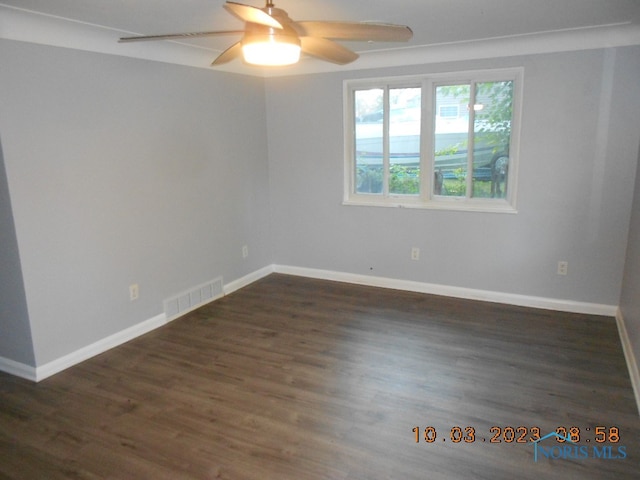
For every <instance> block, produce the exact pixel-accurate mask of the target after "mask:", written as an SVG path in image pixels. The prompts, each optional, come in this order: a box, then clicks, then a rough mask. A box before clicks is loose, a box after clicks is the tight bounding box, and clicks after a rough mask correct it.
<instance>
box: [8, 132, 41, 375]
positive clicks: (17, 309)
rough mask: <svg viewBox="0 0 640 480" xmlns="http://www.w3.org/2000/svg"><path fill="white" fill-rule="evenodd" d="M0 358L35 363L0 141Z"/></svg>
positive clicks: (26, 363) (28, 363)
mask: <svg viewBox="0 0 640 480" xmlns="http://www.w3.org/2000/svg"><path fill="white" fill-rule="evenodd" d="M0 357H4V358H8V359H11V360H13V361H16V362H20V363H23V364H25V365H30V366H32V367H33V366H35V358H34V355H33V344H32V340H31V329H30V327H29V314H28V312H27V298H26V295H25V291H24V283H23V282H22V270H21V268H20V253H19V251H18V241H17V239H16V230H15V227H14V223H13V214H12V212H11V198H10V195H9V184H8V183H7V175H6V171H5V168H4V156H3V154H2V144H1V143H0Z"/></svg>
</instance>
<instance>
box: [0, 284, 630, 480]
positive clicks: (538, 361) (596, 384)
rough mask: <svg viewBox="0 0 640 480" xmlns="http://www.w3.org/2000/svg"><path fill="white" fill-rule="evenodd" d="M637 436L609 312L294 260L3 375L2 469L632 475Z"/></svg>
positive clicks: (260, 475)
mask: <svg viewBox="0 0 640 480" xmlns="http://www.w3.org/2000/svg"><path fill="white" fill-rule="evenodd" d="M414 427H418V436H417V438H418V440H419V442H418V443H416V434H415V433H414V431H413V429H414ZM427 427H433V430H431V429H428V430H427V435H428V439H429V440H432V439H434V436H433V435H434V432H435V435H436V436H435V439H434V441H433V442H431V443H429V442H426V441H425V440H424V435H425V429H426V428H427ZM454 427H460V430H457V429H455V428H454ZM493 427H496V428H493ZM535 427H537V428H539V432H538V431H537V430H536V429H535ZM558 427H566V428H567V429H570V428H571V427H578V428H579V429H580V439H579V441H578V442H577V445H570V444H569V443H567V442H565V443H558V442H557V441H556V439H555V438H549V439H546V440H544V441H543V442H540V443H538V444H536V445H534V444H533V443H531V442H530V440H531V439H532V438H535V436H536V433H539V434H540V436H544V435H546V434H548V433H550V432H553V431H554V430H556V428H558ZM596 427H603V428H604V430H602V431H601V430H600V429H599V430H598V431H596ZM612 427H616V428H617V430H616V429H613V428H612ZM470 428H473V429H474V430H473V431H472V430H470ZM452 429H453V430H452ZM452 433H453V437H454V438H453V440H460V441H459V442H458V443H456V442H455V441H452V438H451V434H452ZM574 433H576V431H575V430H574ZM616 433H617V434H618V437H616ZM639 434H640V418H639V416H638V411H637V409H636V404H635V401H634V397H633V392H632V388H631V384H630V380H629V376H628V372H627V367H626V365H625V361H624V358H623V353H622V349H621V346H620V341H619V338H618V333H617V330H616V325H615V321H614V319H613V318H606V317H596V316H589V315H578V314H565V313H557V312H550V311H544V310H533V309H527V308H519V307H512V306H505V305H497V304H490V303H481V302H473V301H465V300H458V299H450V298H443V297H436V296H430V295H422V294H414V293H407V292H399V291H394V290H384V289H378V288H369V287H361V286H354V285H347V284H341V283H334V282H326V281H319V280H312V279H305V278H297V277H290V276H285V275H271V276H269V277H267V278H264V279H262V280H260V281H258V282H256V283H254V284H252V285H250V286H248V287H246V288H244V289H242V290H240V291H237V292H235V293H233V294H231V295H229V296H227V297H224V298H223V299H220V300H218V301H216V302H214V303H212V304H210V305H208V306H206V307H204V308H202V309H200V310H198V311H196V312H193V313H191V314H189V315H187V316H185V317H183V318H180V319H178V320H176V321H174V322H172V323H170V324H169V325H167V326H165V327H163V328H160V329H158V330H155V331H153V332H151V333H149V334H147V335H144V336H143V337H140V338H138V339H136V340H134V341H131V342H129V343H127V344H125V345H122V346H120V347H118V348H116V349H113V350H111V351H109V352H106V353H104V354H102V355H99V356H97V357H95V358H93V359H91V360H88V361H86V362H84V363H82V364H80V365H77V366H75V367H73V368H70V369H68V370H66V371H64V372H62V373H59V374H58V375H55V376H53V377H51V378H48V379H46V380H44V381H42V382H41V383H39V384H32V383H29V382H27V381H24V380H21V379H18V378H15V377H11V376H9V375H5V374H1V373H0V479H5V478H12V479H13V478H19V479H58V478H72V479H103V478H108V479H147V478H148V479H155V480H159V479H181V478H185V479H186V478H193V479H210V478H223V479H234V480H242V479H260V480H269V479H273V480H276V479H277V480H283V479H305V480H315V479H336V480H346V479H348V480H353V479H362V480H381V479H390V480H405V479H420V480H423V479H445V478H446V479H490V480H496V479H510V478H525V479H528V478H531V479H538V478H545V479H560V478H562V479H625V478H638V476H639V473H638V472H639V467H640V441H639V438H640V435H639ZM492 438H495V440H498V439H499V440H501V442H500V443H493V442H492V441H491V439H492ZM602 438H604V439H605V440H606V441H605V443H602V444H600V443H597V442H596V440H597V439H602ZM573 439H574V440H578V438H577V437H575V436H574V437H573ZM616 440H617V442H616ZM521 442H526V443H521ZM594 447H595V448H594ZM534 449H537V453H538V458H537V462H535V461H534ZM594 456H595V457H600V458H594ZM614 457H618V458H614Z"/></svg>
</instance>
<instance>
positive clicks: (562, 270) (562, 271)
mask: <svg viewBox="0 0 640 480" xmlns="http://www.w3.org/2000/svg"><path fill="white" fill-rule="evenodd" d="M567 273H569V262H567V261H565V260H561V261H559V262H558V275H566V274H567Z"/></svg>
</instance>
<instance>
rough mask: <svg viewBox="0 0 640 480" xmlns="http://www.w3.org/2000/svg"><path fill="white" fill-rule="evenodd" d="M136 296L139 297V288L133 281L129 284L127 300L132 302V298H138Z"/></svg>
mask: <svg viewBox="0 0 640 480" xmlns="http://www.w3.org/2000/svg"><path fill="white" fill-rule="evenodd" d="M138 298H140V288H139V287H138V284H137V283H134V284H133V285H129V300H131V301H132V302H133V301H134V300H138Z"/></svg>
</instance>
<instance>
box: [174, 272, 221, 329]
mask: <svg viewBox="0 0 640 480" xmlns="http://www.w3.org/2000/svg"><path fill="white" fill-rule="evenodd" d="M223 296H224V292H223V289H222V277H218V278H216V279H215V280H211V281H209V282H206V283H203V284H201V285H198V286H196V287H193V288H192V289H190V290H188V291H186V292H182V293H180V294H178V295H176V296H174V297H171V298H169V299H167V300H165V301H164V313H165V315H166V317H167V321H170V320H175V319H176V318H178V317H180V316H182V315H184V314H186V313H188V312H191V311H192V310H195V309H196V308H199V307H201V306H203V305H206V304H207V303H210V302H213V301H214V300H217V299H218V298H221V297H223Z"/></svg>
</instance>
